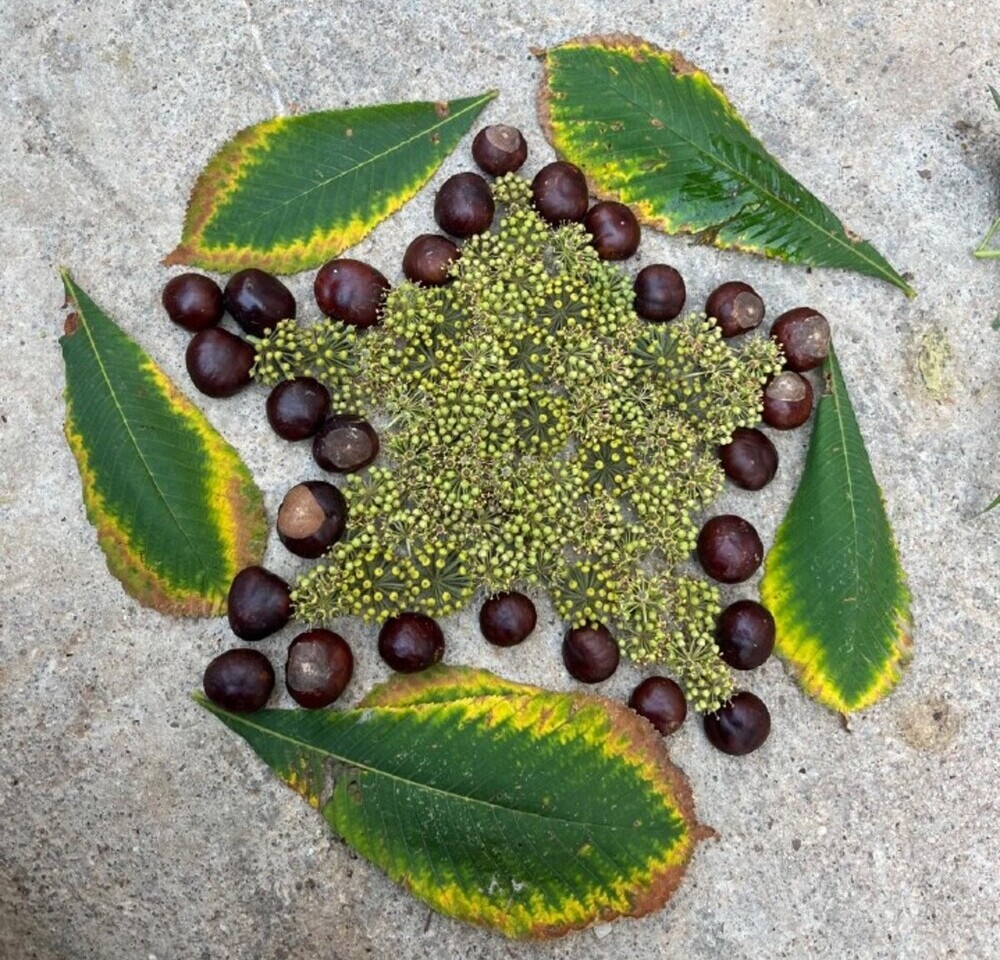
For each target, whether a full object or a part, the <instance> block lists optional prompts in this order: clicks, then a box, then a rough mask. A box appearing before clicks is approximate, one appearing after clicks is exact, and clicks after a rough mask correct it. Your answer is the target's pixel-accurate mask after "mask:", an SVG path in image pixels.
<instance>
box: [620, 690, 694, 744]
mask: <svg viewBox="0 0 1000 960" xmlns="http://www.w3.org/2000/svg"><path fill="white" fill-rule="evenodd" d="M628 705H629V706H630V707H631V708H632V709H633V710H634V711H635V712H636V713H637V714H639V716H640V717H645V718H646V719H647V720H648V721H649V722H650V723H651V724H652V725H653V726H654V727H656V729H657V730H658V731H659V732H660V733H661V734H662V735H663V736H665V737H666V736H669V735H670V734H671V733H673V732H674V731H675V730H677V729H679V728H680V726H681V724H682V723H684V718H685V717H686V716H687V700H686V699H685V697H684V691H683V690H681V688H680V687H679V686H678V685H677V683H675V682H674V681H673V680H671V679H670V678H669V677H646V679H645V680H643V681H642V683H640V684H639V685H638V686H637V687H636V688H635V689H634V690H633V691H632V695H631V696H630V697H629V699H628Z"/></svg>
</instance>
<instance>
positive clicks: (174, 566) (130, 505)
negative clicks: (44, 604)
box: [60, 273, 266, 616]
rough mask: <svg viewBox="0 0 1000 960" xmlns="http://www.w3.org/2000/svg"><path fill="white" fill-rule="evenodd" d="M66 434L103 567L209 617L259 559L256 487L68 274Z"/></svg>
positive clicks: (132, 587)
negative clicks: (70, 311) (240, 574)
mask: <svg viewBox="0 0 1000 960" xmlns="http://www.w3.org/2000/svg"><path fill="white" fill-rule="evenodd" d="M63 282H64V284H65V287H66V295H67V299H68V301H69V303H71V304H72V306H73V307H74V310H75V312H74V313H73V314H71V315H70V318H69V320H68V321H67V324H66V333H65V335H64V336H63V337H62V339H61V341H60V343H61V346H62V351H63V359H64V361H65V365H66V439H67V441H68V443H69V446H70V449H71V450H72V451H73V454H74V456H75V457H76V460H77V464H78V466H79V468H80V477H81V480H82V481H83V499H84V505H85V506H86V509H87V516H88V518H89V519H90V522H91V523H93V524H94V526H95V527H96V529H97V536H98V542H99V543H100V546H101V549H102V550H103V551H104V554H105V557H106V559H107V562H108V568H109V569H110V570H111V572H112V573H113V574H114V575H115V576H116V577H117V578H118V579H119V580H120V581H121V582H122V585H123V586H124V587H125V589H126V590H127V591H128V592H129V593H130V594H131V595H132V596H133V597H135V598H136V599H137V600H138V601H139V602H140V603H143V604H145V605H146V606H152V607H154V608H156V609H157V610H160V611H161V612H163V613H170V614H174V615H185V616H212V615H215V614H218V613H221V612H222V610H224V609H225V602H226V594H227V592H228V590H229V584H230V582H231V581H232V578H233V577H234V576H235V575H236V574H237V573H238V572H239V571H240V570H241V569H242V568H243V567H245V566H247V565H249V564H251V563H257V562H259V560H260V558H261V556H262V554H263V550H264V539H265V536H266V521H265V517H264V506H263V500H262V498H261V494H260V491H259V490H258V489H257V486H256V485H255V484H254V482H253V478H252V477H251V476H250V473H249V471H248V470H247V468H246V466H245V465H244V464H243V462H242V460H241V459H240V457H239V455H238V454H237V453H236V451H235V450H234V449H233V448H232V447H231V446H230V445H229V444H228V443H226V441H225V440H223V438H222V437H221V436H219V434H218V433H216V431H215V430H214V429H213V427H212V425H211V424H210V423H209V422H208V421H207V420H206V419H205V417H204V416H203V414H202V413H201V412H200V411H199V410H198V409H197V408H196V407H195V406H194V405H193V404H192V403H191V402H190V401H189V400H188V399H187V398H186V397H184V396H183V395H182V394H181V393H180V392H179V391H178V390H177V388H176V387H175V386H174V385H173V384H172V383H171V382H170V380H168V379H167V377H166V375H165V374H164V373H163V371H162V370H160V368H159V367H158V366H156V364H155V363H153V361H152V360H151V359H150V358H149V356H148V355H147V354H146V353H145V352H144V351H143V350H142V348H141V347H140V346H139V345H138V344H137V343H136V342H135V341H134V340H131V339H130V338H129V337H128V336H126V334H125V333H123V332H122V330H121V329H120V328H119V327H118V326H117V325H116V324H115V323H114V321H113V320H111V318H110V317H108V316H107V315H106V314H105V313H104V311H102V310H101V308H100V307H98V306H97V304H95V303H94V301H93V300H91V299H90V297H88V296H87V294H86V293H84V291H83V290H81V289H80V288H79V287H78V286H77V285H76V284H75V283H74V282H73V280H72V278H71V277H70V276H69V274H68V273H64V274H63Z"/></svg>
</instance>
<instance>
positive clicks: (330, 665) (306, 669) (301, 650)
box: [285, 630, 354, 710]
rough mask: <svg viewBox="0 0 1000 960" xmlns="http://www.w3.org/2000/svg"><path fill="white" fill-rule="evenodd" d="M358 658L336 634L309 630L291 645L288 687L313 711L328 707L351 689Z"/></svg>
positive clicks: (286, 680)
mask: <svg viewBox="0 0 1000 960" xmlns="http://www.w3.org/2000/svg"><path fill="white" fill-rule="evenodd" d="M353 673H354V654H352V653H351V648H350V646H349V645H348V643H347V641H346V640H345V639H344V638H343V637H342V636H341V635H340V634H339V633H334V632H333V631H332V630H307V631H306V632H305V633H300V634H299V635H298V636H297V637H296V638H295V639H294V640H293V641H292V642H291V643H290V644H289V645H288V657H287V659H286V660H285V687H286V689H287V690H288V692H289V693H290V694H291V696H292V699H293V700H294V701H295V702H296V703H298V704H299V705H300V706H303V707H307V708H308V709H310V710H316V709H318V708H320V707H328V706H329V705H330V704H331V703H333V701H334V700H336V699H337V697H339V696H340V695H341V694H342V693H343V692H344V690H345V689H346V688H347V684H348V683H349V682H350V680H351V674H353Z"/></svg>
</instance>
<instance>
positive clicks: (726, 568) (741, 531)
mask: <svg viewBox="0 0 1000 960" xmlns="http://www.w3.org/2000/svg"><path fill="white" fill-rule="evenodd" d="M763 559H764V544H762V543H761V541H760V536H759V534H758V533H757V531H756V530H755V529H754V528H753V526H752V524H750V523H749V522H748V521H746V520H744V519H743V518H742V517H737V516H735V515H734V514H731V513H724V514H721V515H719V516H717V517H712V518H711V519H710V520H708V521H706V523H705V525H704V526H703V527H702V528H701V531H700V532H699V534H698V560H699V562H700V563H701V565H702V567H703V568H704V569H705V573H707V574H708V575H709V576H710V577H712V578H713V579H714V580H718V581H719V582H720V583H742V581H744V580H746V579H747V578H748V577H751V576H753V574H754V572H755V571H756V570H757V568H758V567H759V566H760V564H761V561H762V560H763Z"/></svg>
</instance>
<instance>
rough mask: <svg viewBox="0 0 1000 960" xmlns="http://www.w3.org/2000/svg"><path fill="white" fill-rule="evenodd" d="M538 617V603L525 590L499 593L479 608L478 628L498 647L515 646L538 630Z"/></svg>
mask: <svg viewBox="0 0 1000 960" xmlns="http://www.w3.org/2000/svg"><path fill="white" fill-rule="evenodd" d="M537 619H538V615H537V613H536V611H535V605H534V604H533V603H532V602H531V600H530V598H528V597H526V596H525V595H524V594H523V593H517V592H516V591H510V592H509V593H498V594H495V595H494V596H492V597H490V598H489V599H488V600H487V601H486V602H485V603H484V604H483V605H482V607H481V608H480V610H479V629H480V630H481V631H482V633H483V636H484V637H486V639H487V640H489V642H490V643H492V644H494V645H495V646H498V647H513V646H515V645H516V644H518V643H520V642H521V641H522V640H524V639H525V638H526V637H527V636H528V634H529V633H531V631H532V630H534V629H535V623H536V622H537Z"/></svg>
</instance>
